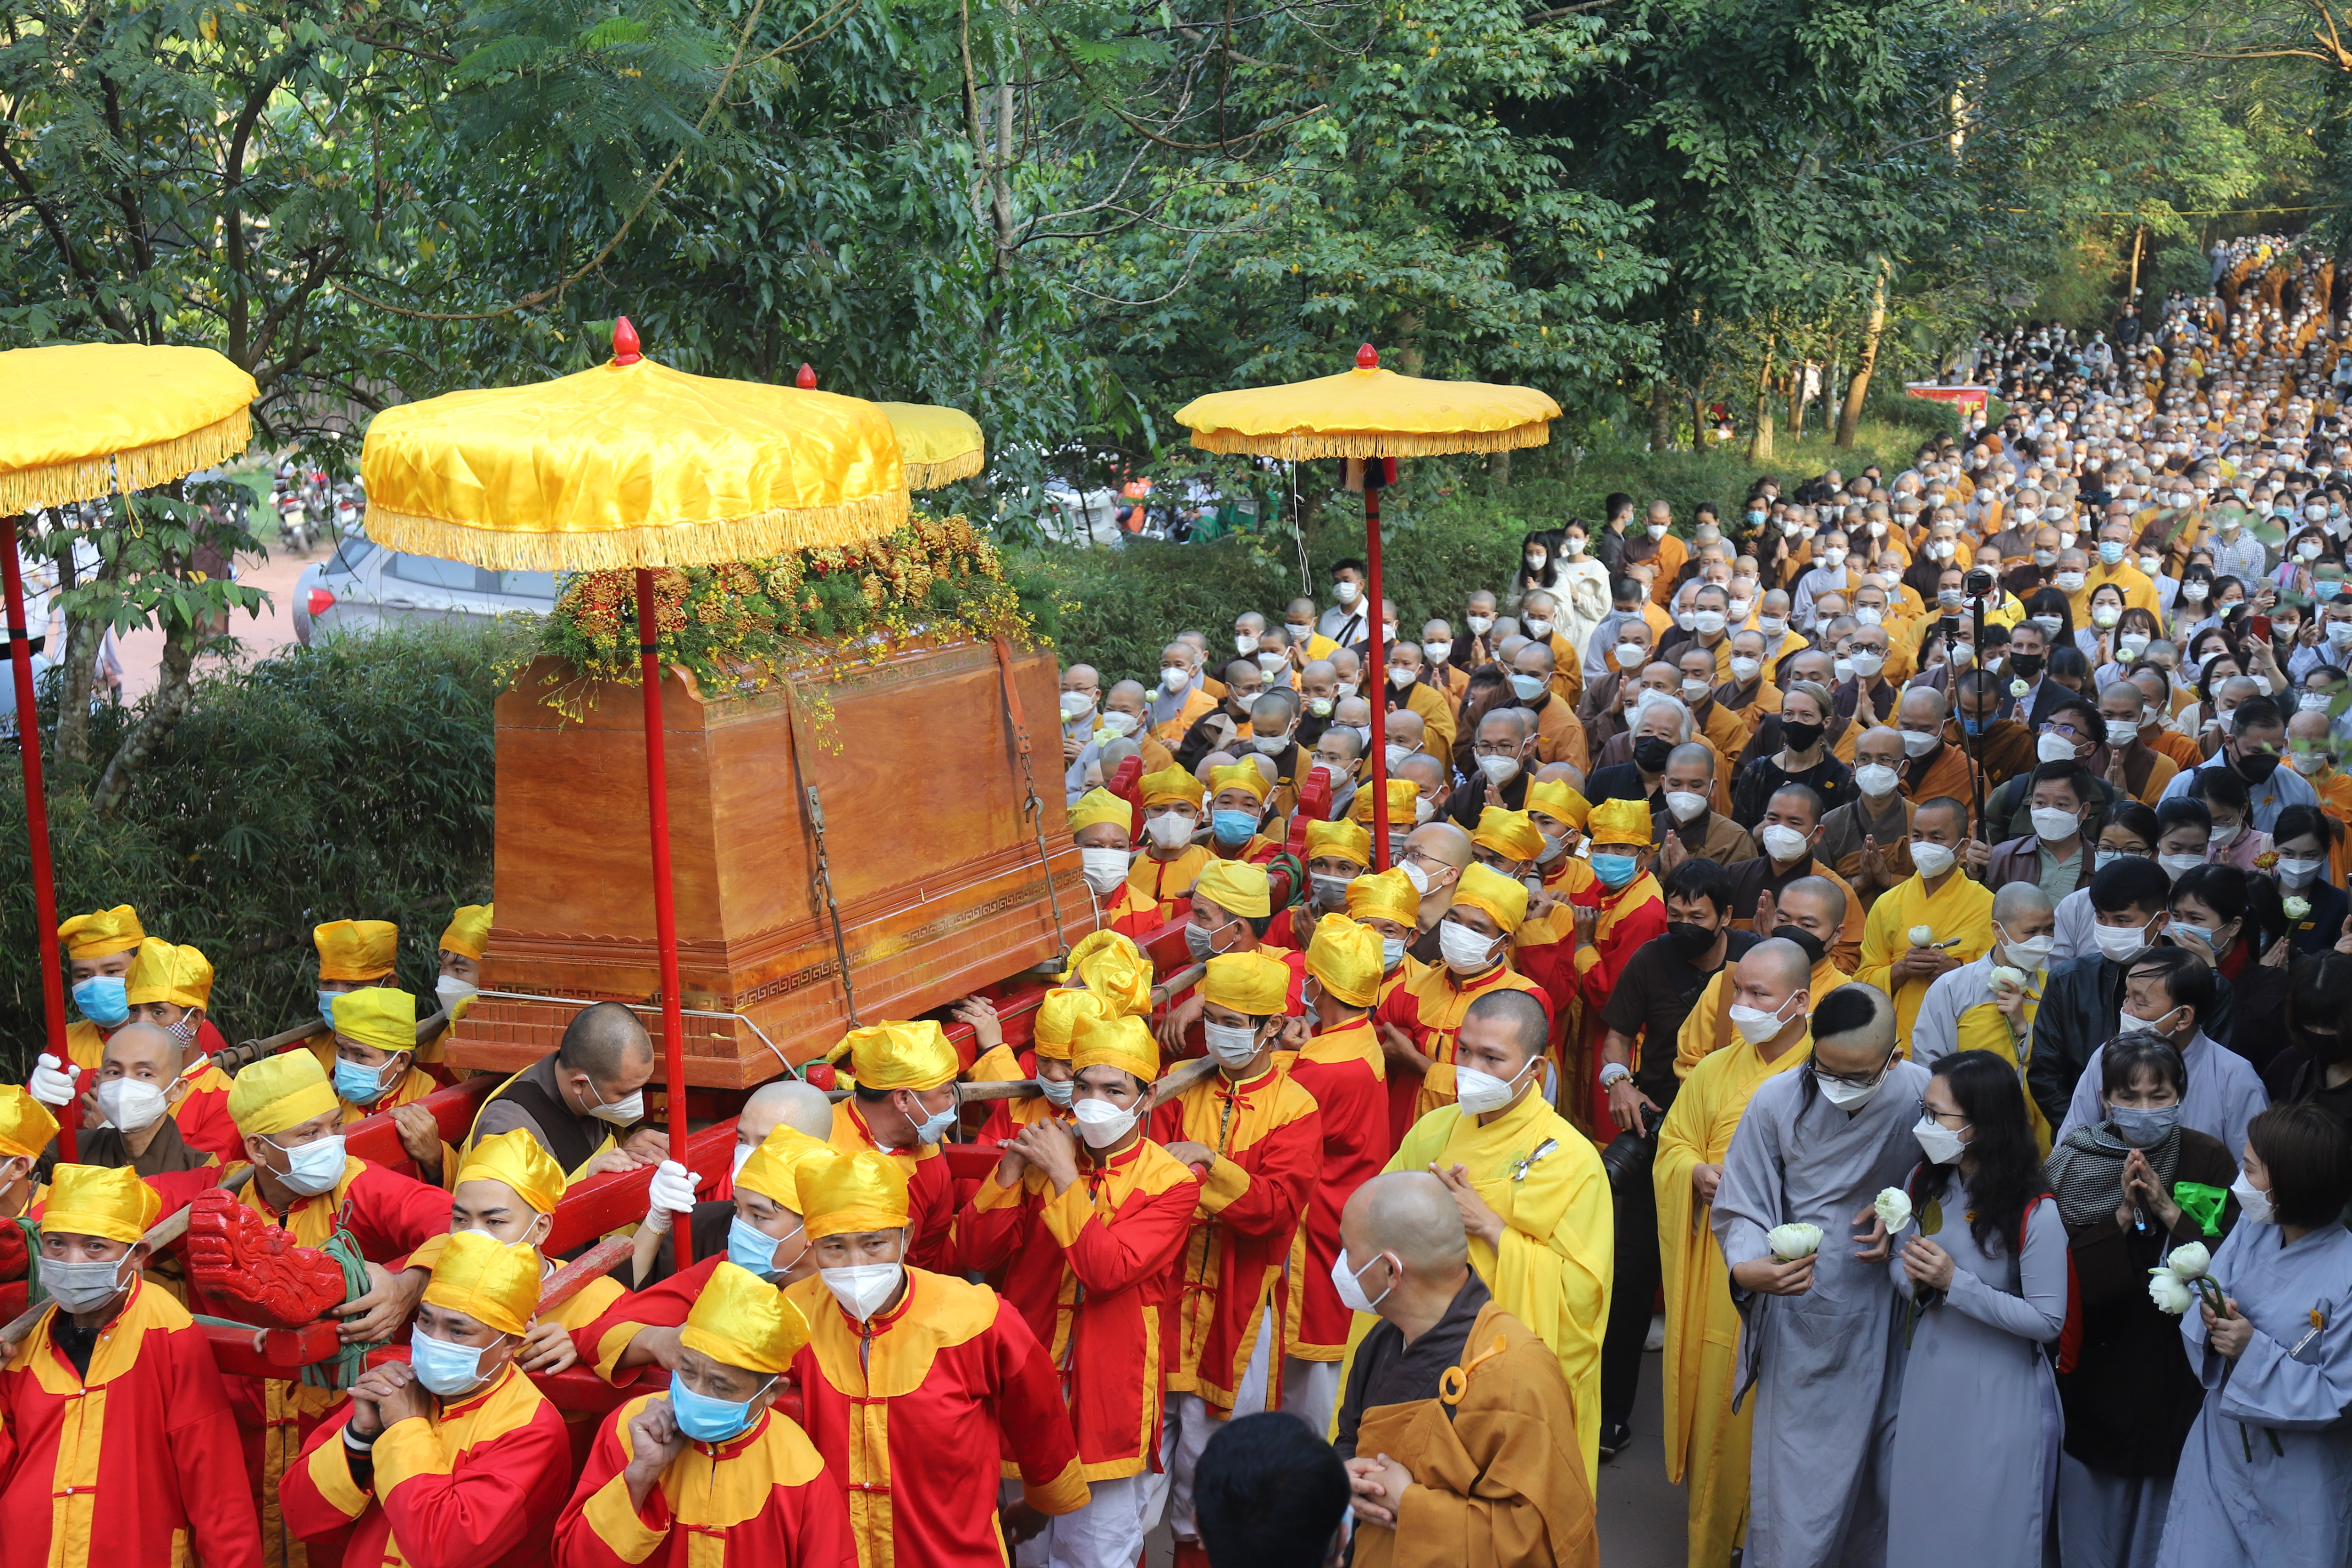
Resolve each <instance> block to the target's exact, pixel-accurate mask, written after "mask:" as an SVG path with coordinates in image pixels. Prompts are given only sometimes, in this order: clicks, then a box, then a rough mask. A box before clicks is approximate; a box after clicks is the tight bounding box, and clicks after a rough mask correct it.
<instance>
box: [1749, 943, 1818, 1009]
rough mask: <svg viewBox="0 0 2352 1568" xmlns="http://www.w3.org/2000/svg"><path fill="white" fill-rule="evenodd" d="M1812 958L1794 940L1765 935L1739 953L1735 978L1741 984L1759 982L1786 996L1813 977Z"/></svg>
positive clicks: (1759, 984) (1757, 983)
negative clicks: (1764, 937)
mask: <svg viewBox="0 0 2352 1568" xmlns="http://www.w3.org/2000/svg"><path fill="white" fill-rule="evenodd" d="M1812 973H1813V963H1812V960H1811V959H1810V958H1807V957H1806V956H1805V950H1804V949H1803V948H1801V947H1799V946H1798V945H1797V944H1796V943H1795V942H1789V941H1787V940H1785V939H1783V938H1780V937H1777V936H1776V937H1768V938H1766V939H1765V940H1764V941H1762V942H1758V943H1757V944H1756V945H1755V946H1754V947H1751V948H1749V949H1748V951H1747V952H1746V953H1744V954H1743V955H1741V957H1740V960H1739V968H1738V974H1737V979H1738V981H1739V983H1740V984H1741V985H1742V986H1743V987H1744V986H1748V985H1754V986H1759V987H1764V988H1767V989H1769V990H1772V991H1777V992H1779V993H1780V994H1781V995H1783V996H1785V995H1787V994H1789V993H1790V992H1792V991H1801V990H1803V989H1804V988H1805V983H1806V982H1807V981H1809V980H1811V978H1812Z"/></svg>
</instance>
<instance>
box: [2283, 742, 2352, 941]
mask: <svg viewBox="0 0 2352 1568" xmlns="http://www.w3.org/2000/svg"><path fill="white" fill-rule="evenodd" d="M2297 717H2301V715H2297ZM2343 834H2344V827H2343V825H2342V824H2341V823H2338V822H2336V821H2334V820H2333V819H2332V818H2330V817H2329V816H2327V815H2326V813H2325V812H2323V811H2321V810H2320V809H2319V808H2318V807H2317V806H2314V805H2290V806H2287V807H2286V808H2285V809H2284V810H2282V811H2281V812H2280V813H2279V814H2278V821H2277V823H2276V824H2274V825H2273V826H2272V828H2271V847H2272V849H2273V850H2274V851H2276V852H2277V855H2278V859H2277V861H2276V862H2275V863H2274V864H2273V865H2272V867H2271V868H2270V870H2271V874H2272V875H2273V876H2275V877H2276V878H2277V879H2278V880H2279V891H2280V893H2281V894H2282V895H2283V897H2282V898H2281V900H2280V905H2281V908H2282V910H2284V913H2285V915H2286V918H2287V933H2288V935H2289V936H2291V937H2292V938H2293V939H2294V951H2295V952H2296V953H2297V955H2301V954H2305V953H2313V952H2326V951H2327V950H2328V949H2329V948H2332V947H2334V946H2335V945H2336V939H2337V938H2338V937H2340V936H2342V935H2343V934H2344V930H2345V919H2346V917H2347V915H2352V898H2347V895H2346V893H2345V890H2344V888H2343V886H2342V884H2340V883H2338V882H2337V881H2336V878H2335V876H2334V875H2333V874H2332V871H2331V867H2332V866H2333V863H2334V859H2335V854H2336V841H2337V840H2338V839H2339V838H2341V837H2343Z"/></svg>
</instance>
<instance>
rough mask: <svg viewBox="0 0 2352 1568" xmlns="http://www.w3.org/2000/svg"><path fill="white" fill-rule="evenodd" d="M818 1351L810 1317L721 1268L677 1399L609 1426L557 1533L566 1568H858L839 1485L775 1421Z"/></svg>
mask: <svg viewBox="0 0 2352 1568" xmlns="http://www.w3.org/2000/svg"><path fill="white" fill-rule="evenodd" d="M808 1338H809V1327H808V1321H807V1320H806V1319H804V1318H803V1317H802V1316H801V1313H800V1309H799V1308H798V1307H796V1306H794V1305H793V1303H792V1302H790V1301H787V1300H784V1299H783V1297H782V1296H781V1295H779V1294H778V1293H777V1291H776V1289H775V1287H774V1286H772V1285H771V1284H769V1283H768V1282H767V1281H766V1280H764V1279H761V1278H759V1277H758V1276H757V1275H754V1274H751V1273H750V1272H748V1271H747V1270H744V1269H741V1268H736V1267H735V1266H734V1265H733V1264H731V1263H728V1262H725V1261H723V1260H722V1261H721V1262H720V1263H719V1265H718V1266H717V1268H714V1269H713V1270H712V1271H711V1273H710V1275H709V1282H708V1283H707V1285H706V1286H705V1287H704V1289H703V1291H702V1294H701V1296H700V1297H699V1298H698V1300H696V1301H695V1303H694V1310H693V1312H692V1313H690V1314H689V1315H688V1318H687V1320H686V1325H685V1328H684V1330H683V1331H682V1332H681V1335H680V1342H679V1348H678V1352H677V1354H678V1365H677V1371H676V1372H674V1373H671V1375H670V1391H669V1392H668V1393H667V1394H641V1395H639V1396H638V1397H637V1398H635V1399H632V1400H631V1401H629V1403H627V1404H626V1405H622V1406H621V1407H620V1408H619V1409H618V1410H615V1411H614V1412H613V1413H612V1414H611V1415H607V1416H606V1417H605V1418H604V1427H603V1430H601V1431H600V1432H598V1433H597V1435H596V1447H595V1449H594V1451H593V1452H592V1453H591V1454H590V1455H589V1456H588V1466H587V1468H586V1469H585V1470H584V1471H583V1473H582V1475H581V1477H580V1484H579V1485H578V1486H577V1487H575V1488H574V1489H572V1502H571V1505H570V1506H569V1507H567V1508H566V1509H565V1510H563V1517H562V1520H561V1521H558V1522H557V1524H556V1527H555V1562H556V1568H638V1565H639V1564H650V1565H652V1568H856V1563H857V1548H856V1545H855V1544H854V1543H853V1542H851V1540H850V1536H849V1506H848V1504H847V1503H846V1502H845V1501H844V1500H843V1499H842V1493H841V1485H840V1483H839V1482H838V1481H837V1480H835V1479H834V1478H833V1477H831V1476H828V1475H826V1474H825V1473H824V1458H822V1457H821V1456H820V1455H819V1454H818V1453H817V1451H816V1445H815V1444H814V1443H812V1442H810V1441H809V1439H808V1434H807V1433H805V1432H803V1431H802V1430H801V1429H800V1427H798V1426H795V1425H793V1421H792V1418H791V1417H790V1416H788V1415H785V1414H784V1413H783V1412H782V1411H781V1410H779V1409H777V1408H775V1403H776V1395H777V1394H779V1393H780V1392H781V1391H782V1388H783V1386H784V1378H783V1374H784V1373H786V1372H787V1371H789V1370H790V1369H791V1367H792V1363H793V1357H794V1356H796V1355H798V1354H799V1353H800V1352H801V1350H802V1347H803V1346H804V1345H806V1344H807V1343H808Z"/></svg>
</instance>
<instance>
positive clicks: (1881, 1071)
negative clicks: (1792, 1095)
mask: <svg viewBox="0 0 2352 1568" xmlns="http://www.w3.org/2000/svg"><path fill="white" fill-rule="evenodd" d="M1900 1048H1901V1046H1900V1043H1899V1042H1898V1043H1897V1044H1896V1045H1893V1046H1889V1047H1886V1055H1885V1056H1884V1057H1882V1058H1879V1062H1878V1065H1877V1066H1876V1067H1874V1068H1871V1069H1870V1070H1869V1071H1868V1072H1827V1071H1824V1070H1823V1069H1822V1062H1821V1058H1819V1057H1815V1058H1812V1059H1811V1060H1810V1061H1808V1062H1807V1063H1806V1064H1805V1069H1806V1070H1807V1071H1808V1072H1811V1074H1812V1075H1813V1076H1814V1077H1815V1078H1817V1079H1824V1080H1826V1081H1828V1082H1831V1083H1846V1084H1852V1085H1853V1087H1854V1088H1856V1089H1868V1088H1869V1087H1870V1086H1871V1085H1872V1084H1874V1083H1876V1082H1877V1081H1878V1080H1879V1079H1882V1078H1885V1076H1886V1069H1887V1068H1889V1067H1891V1066H1893V1065H1894V1062H1895V1052H1896V1051H1897V1050H1898V1049H1900Z"/></svg>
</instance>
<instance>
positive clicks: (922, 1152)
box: [825, 1096, 955, 1268]
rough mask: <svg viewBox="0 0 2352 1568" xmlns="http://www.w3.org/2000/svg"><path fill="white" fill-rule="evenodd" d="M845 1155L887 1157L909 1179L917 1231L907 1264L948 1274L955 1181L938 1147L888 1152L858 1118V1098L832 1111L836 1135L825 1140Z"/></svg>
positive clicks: (910, 1216) (911, 1213)
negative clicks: (857, 1154)
mask: <svg viewBox="0 0 2352 1568" xmlns="http://www.w3.org/2000/svg"><path fill="white" fill-rule="evenodd" d="M825 1142H828V1143H830V1144H832V1145H833V1146H834V1147H835V1148H836V1149H838V1150H840V1151H841V1152H843V1153H845V1154H855V1153H857V1152H861V1151H864V1150H869V1149H870V1150H872V1151H873V1152H875V1153H877V1154H887V1155H889V1156H890V1158H892V1159H893V1160H896V1161H897V1162H898V1168H899V1169H900V1170H902V1171H904V1172H906V1173H907V1218H908V1220H909V1221H910V1222H911V1223H912V1224H913V1226H914V1237H913V1242H912V1244H911V1245H910V1246H909V1247H908V1249H907V1262H908V1264H909V1265H910V1266H912V1267H914V1268H944V1267H945V1266H946V1263H947V1258H948V1241H949V1233H950V1231H951V1230H952V1229H953V1228H954V1226H955V1178H953V1177H952V1176H950V1175H949V1174H948V1163H947V1159H946V1157H945V1156H944V1155H942V1154H941V1153H940V1146H939V1145H938V1144H936V1143H925V1144H923V1145H922V1146H921V1147H919V1148H917V1149H911V1150H909V1149H886V1148H884V1147H883V1146H882V1145H881V1144H879V1143H877V1142H875V1141H874V1133H873V1131H872V1130H871V1129H869V1128H868V1127H867V1126H866V1118H865V1117H863V1116H861V1115H859V1114H858V1112H857V1100H856V1097H855V1096H852V1097H851V1098H850V1099H847V1100H841V1101H839V1102H838V1103H836V1104H835V1106H834V1108H833V1135H832V1136H831V1137H830V1138H828V1139H826V1140H825Z"/></svg>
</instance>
